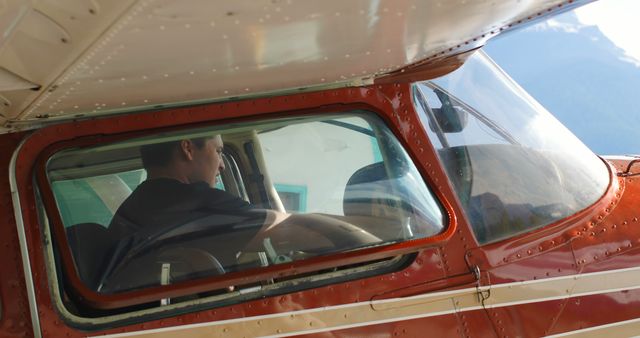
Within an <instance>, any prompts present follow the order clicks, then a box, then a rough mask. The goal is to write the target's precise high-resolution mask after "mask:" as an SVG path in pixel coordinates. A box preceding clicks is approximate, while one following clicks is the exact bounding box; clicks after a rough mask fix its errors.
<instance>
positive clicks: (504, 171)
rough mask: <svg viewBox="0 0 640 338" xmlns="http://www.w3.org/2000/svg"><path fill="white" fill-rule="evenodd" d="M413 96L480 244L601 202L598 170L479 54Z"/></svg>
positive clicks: (604, 180) (598, 164)
mask: <svg viewBox="0 0 640 338" xmlns="http://www.w3.org/2000/svg"><path fill="white" fill-rule="evenodd" d="M414 94H415V95H414V99H415V105H416V109H417V110H418V112H419V115H420V118H421V121H422V123H423V125H424V127H425V129H426V130H427V133H428V134H429V137H430V139H431V142H432V143H433V144H434V146H435V147H436V149H437V151H438V155H439V157H440V160H441V161H442V163H443V165H444V167H445V169H446V171H447V173H448V176H449V179H450V181H451V183H452V185H453V187H454V188H455V191H456V193H457V195H458V198H459V200H460V202H461V203H462V205H463V207H464V210H465V212H466V214H467V217H468V219H469V221H470V222H471V225H472V227H473V230H474V232H475V234H476V237H477V239H478V241H479V242H480V243H488V242H494V241H498V240H500V239H503V238H507V237H510V236H513V235H516V234H519V233H522V232H525V231H527V230H530V229H534V228H537V227H541V226H544V225H546V224H550V223H552V222H554V221H556V220H559V219H561V218H564V217H567V216H569V215H572V214H574V213H576V212H578V211H580V210H582V209H584V208H585V207H587V206H589V205H591V204H592V203H594V202H595V201H596V200H597V199H598V198H600V197H601V196H602V195H603V194H604V192H605V190H606V187H607V185H608V183H609V174H608V171H607V168H606V166H605V165H604V163H603V162H602V161H601V160H600V159H599V158H598V157H597V156H595V155H594V154H593V153H592V152H591V151H590V150H589V149H588V148H587V147H585V146H584V145H583V144H582V143H581V142H580V141H579V140H578V139H577V138H576V137H575V136H573V135H572V134H571V133H570V132H569V131H568V130H567V129H566V128H565V127H564V126H562V125H561V124H560V123H559V122H558V121H557V120H556V119H555V118H554V117H553V116H551V114H549V113H548V112H547V111H546V110H545V109H544V108H543V107H542V106H540V104H538V103H537V102H535V101H534V100H533V99H532V98H531V97H530V96H528V95H527V93H525V92H524V91H523V90H522V89H521V88H519V87H518V86H517V85H516V84H515V83H514V82H513V81H511V79H509V78H508V76H506V75H505V74H504V73H502V72H501V71H500V70H499V69H498V68H497V66H496V65H495V64H493V63H492V62H491V60H489V59H488V58H487V57H486V56H485V55H484V54H482V53H481V52H480V53H476V54H475V55H474V56H472V57H471V58H470V59H469V60H468V61H467V62H466V63H465V65H464V66H462V67H461V68H460V69H458V70H457V71H455V72H453V73H451V74H449V75H446V76H444V77H442V78H439V79H436V80H434V81H430V82H422V83H417V84H415V85H414Z"/></svg>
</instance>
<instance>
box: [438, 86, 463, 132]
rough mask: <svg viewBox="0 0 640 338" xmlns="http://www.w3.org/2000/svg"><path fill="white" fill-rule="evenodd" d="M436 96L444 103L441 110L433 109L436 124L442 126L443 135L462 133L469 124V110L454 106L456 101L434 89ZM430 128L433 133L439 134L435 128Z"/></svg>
mask: <svg viewBox="0 0 640 338" xmlns="http://www.w3.org/2000/svg"><path fill="white" fill-rule="evenodd" d="M434 92H435V94H436V95H437V96H438V99H439V100H440V102H441V103H442V106H441V107H440V108H433V109H432V111H433V115H434V116H435V118H436V121H435V122H436V123H438V126H440V130H441V131H442V132H443V133H459V132H461V131H462V130H463V129H464V128H465V127H466V126H467V123H468V122H469V113H468V112H467V110H466V109H465V108H464V107H462V106H460V105H454V103H455V100H452V99H451V98H450V97H449V95H447V94H446V93H445V92H443V91H441V90H439V89H434ZM429 128H431V130H432V131H433V132H437V130H436V128H435V126H432V125H431V124H429Z"/></svg>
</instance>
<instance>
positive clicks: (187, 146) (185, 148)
mask: <svg viewBox="0 0 640 338" xmlns="http://www.w3.org/2000/svg"><path fill="white" fill-rule="evenodd" d="M193 146H194V144H193V142H191V140H181V141H180V155H182V156H183V157H184V159H185V160H188V161H193Z"/></svg>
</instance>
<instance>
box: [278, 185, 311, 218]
mask: <svg viewBox="0 0 640 338" xmlns="http://www.w3.org/2000/svg"><path fill="white" fill-rule="evenodd" d="M273 186H274V187H275V188H276V191H277V192H278V195H280V199H281V200H283V201H282V202H283V204H285V209H287V211H296V212H306V211H307V186H305V185H293V184H280V183H276V184H274V185H273Z"/></svg>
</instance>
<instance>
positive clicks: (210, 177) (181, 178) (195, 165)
mask: <svg viewBox="0 0 640 338" xmlns="http://www.w3.org/2000/svg"><path fill="white" fill-rule="evenodd" d="M223 147H224V144H223V141H222V138H221V137H220V136H219V135H216V136H213V137H205V138H194V139H183V140H178V141H173V142H165V143H158V144H151V145H145V146H142V147H141V149H140V153H141V158H142V163H143V166H144V168H145V169H146V171H147V179H146V180H145V181H144V182H142V183H141V184H140V185H139V186H138V187H137V188H136V189H135V190H134V191H133V193H132V194H131V195H130V196H129V197H128V198H127V199H126V200H125V201H124V202H123V203H122V205H120V207H119V208H118V210H117V212H116V214H115V216H114V219H113V221H112V222H111V225H110V231H111V232H112V233H114V234H116V236H117V237H119V238H124V237H126V236H129V235H132V234H136V233H139V232H147V233H148V232H149V231H150V230H151V231H153V229H160V227H164V228H166V227H175V226H181V225H184V224H189V222H193V221H197V220H199V219H207V221H208V222H209V223H210V224H207V226H211V227H217V228H219V230H220V231H219V233H220V234H225V235H227V236H228V235H229V233H233V234H237V235H236V236H232V237H231V238H232V240H231V241H236V243H223V244H225V245H226V247H234V248H235V249H234V250H231V251H229V250H227V252H226V254H227V255H229V254H232V255H235V254H237V253H238V252H239V251H253V252H259V251H264V250H265V239H268V240H269V241H270V243H273V246H274V247H275V248H276V249H278V250H279V251H280V252H289V251H294V250H304V249H305V245H309V244H311V243H314V240H313V239H314V238H319V237H324V238H325V239H328V240H329V241H330V242H332V244H333V245H334V249H341V248H344V249H347V248H348V249H351V248H354V247H357V246H361V245H366V244H368V243H374V242H378V241H379V239H378V238H377V237H375V236H373V235H371V234H369V233H367V232H365V231H362V230H361V229H360V228H357V227H355V226H353V225H351V224H349V223H346V222H344V221H341V220H338V219H335V218H332V217H329V216H326V215H321V214H307V215H289V214H286V213H282V212H278V211H275V210H269V209H259V208H257V207H256V206H254V205H252V204H250V203H247V202H246V201H244V200H243V199H241V198H239V197H236V196H234V195H232V194H230V193H228V192H225V191H223V190H220V189H216V188H215V183H216V179H217V177H218V176H219V175H220V173H221V172H222V171H223V170H224V169H225V166H224V162H223V159H222V151H223ZM309 239H311V240H309ZM315 242H317V241H315ZM224 260H225V261H228V257H227V258H226V259H224Z"/></svg>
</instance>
